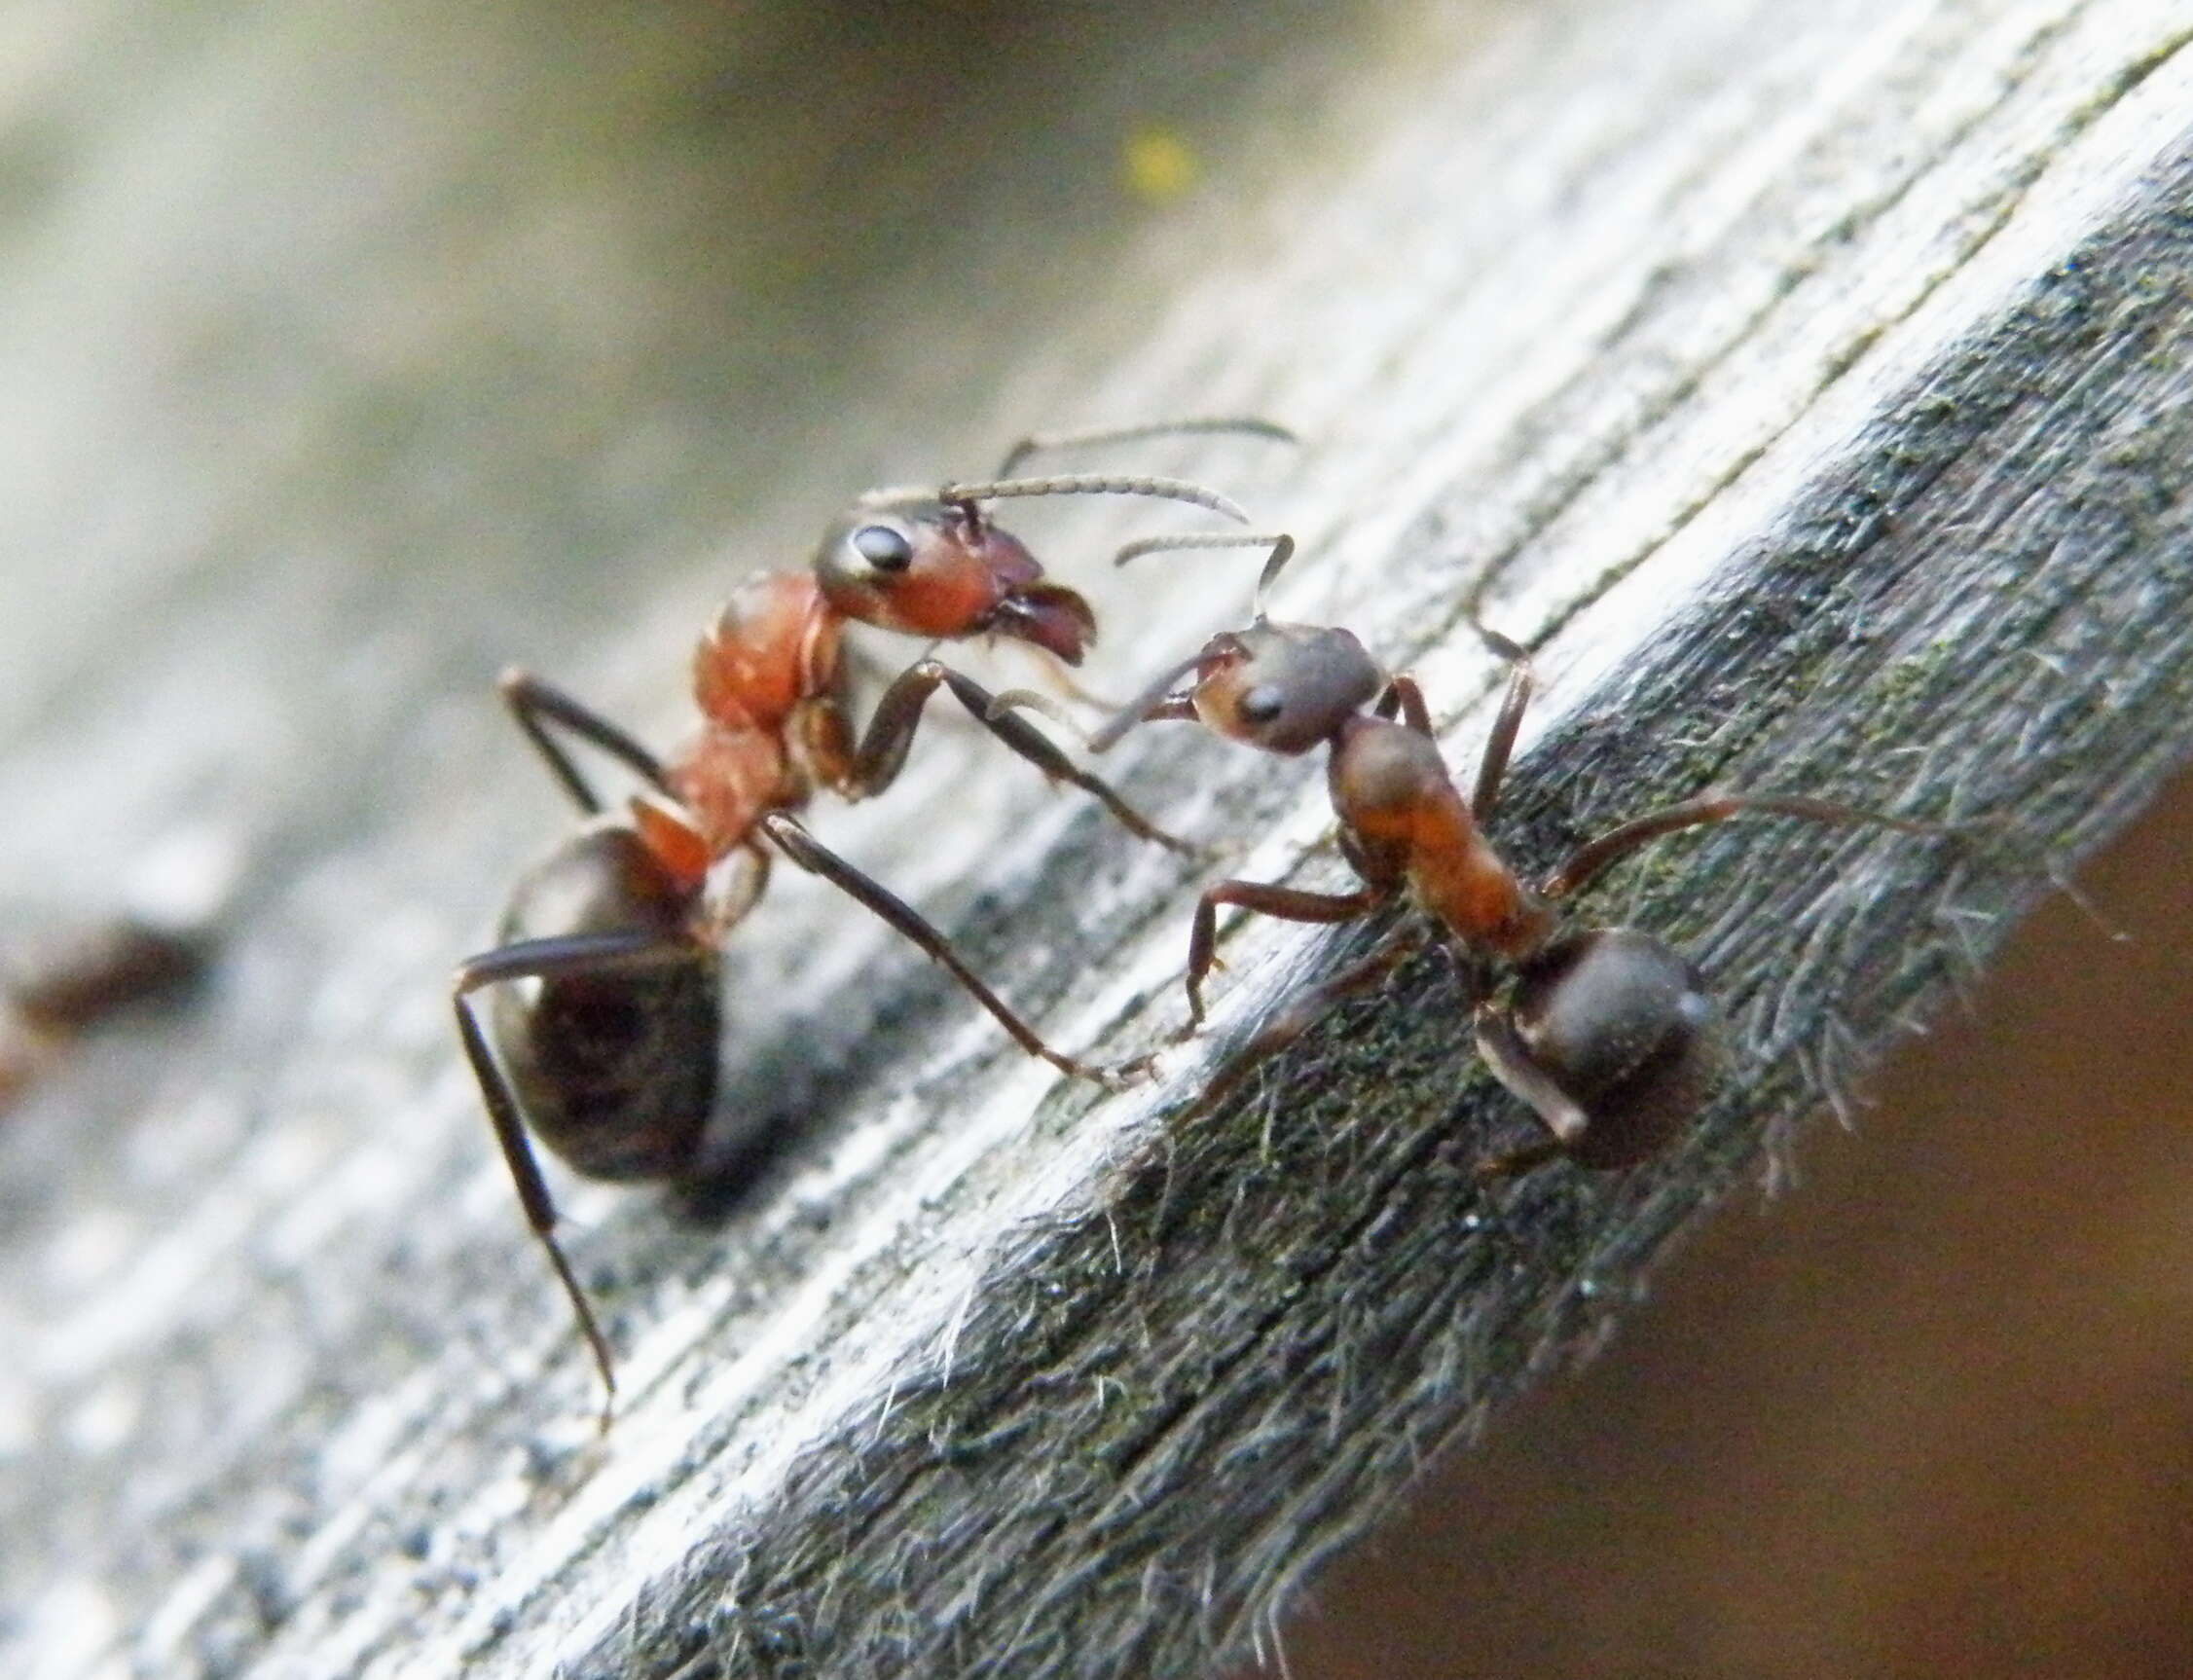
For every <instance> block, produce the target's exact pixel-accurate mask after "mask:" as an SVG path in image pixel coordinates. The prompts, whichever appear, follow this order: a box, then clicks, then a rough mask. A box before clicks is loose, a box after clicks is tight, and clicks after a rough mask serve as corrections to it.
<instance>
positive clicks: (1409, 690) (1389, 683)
mask: <svg viewBox="0 0 2193 1680" xmlns="http://www.w3.org/2000/svg"><path fill="white" fill-rule="evenodd" d="M1371 711H1373V712H1376V713H1377V714H1378V715H1379V716H1380V717H1383V718H1385V719H1387V720H1388V721H1389V722H1390V721H1392V719H1393V718H1394V717H1395V716H1396V715H1399V717H1400V718H1401V720H1402V721H1403V722H1404V723H1406V724H1407V725H1408V727H1409V728H1411V729H1413V730H1414V731H1415V732H1416V733H1417V734H1419V735H1423V736H1429V735H1430V734H1431V733H1432V711H1431V708H1430V707H1428V706H1426V705H1425V704H1424V690H1423V688H1422V687H1421V686H1420V685H1419V684H1418V683H1417V680H1416V678H1415V677H1413V676H1407V674H1404V675H1402V676H1391V677H1388V678H1387V679H1386V691H1385V693H1383V694H1381V695H1379V696H1378V699H1377V701H1376V703H1375V704H1374V705H1373V706H1372V707H1371Z"/></svg>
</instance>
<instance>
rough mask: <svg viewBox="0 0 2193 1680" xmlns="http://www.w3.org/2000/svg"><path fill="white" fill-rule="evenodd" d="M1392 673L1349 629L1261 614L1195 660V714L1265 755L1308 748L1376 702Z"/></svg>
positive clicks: (1220, 638)
mask: <svg viewBox="0 0 2193 1680" xmlns="http://www.w3.org/2000/svg"><path fill="white" fill-rule="evenodd" d="M1385 686H1386V674H1385V672H1384V671H1382V670H1380V669H1379V666H1378V662H1377V661H1376V660H1374V659H1372V658H1371V655H1370V654H1369V653H1367V652H1365V651H1364V646H1363V643H1362V642H1360V641H1358V640H1357V639H1355V637H1354V636H1353V635H1352V634H1350V633H1349V632H1348V631H1345V630H1339V629H1334V628H1327V627H1323V626H1317V625H1307V624H1274V623H1272V622H1271V621H1270V620H1268V619H1262V618H1260V619H1258V620H1257V622H1256V623H1254V624H1252V625H1250V626H1249V628H1248V629H1246V630H1237V631H1230V632H1227V633H1226V634H1224V635H1222V636H1215V637H1213V638H1212V639H1210V641H1209V642H1208V643H1206V644H1205V646H1204V649H1203V652H1202V655H1201V657H1200V658H1199V659H1198V660H1197V661H1196V671H1195V687H1194V690H1193V698H1194V702H1195V714H1196V716H1198V717H1199V718H1201V719H1202V720H1203V722H1204V724H1205V726H1206V727H1208V728H1210V729H1213V730H1215V731H1217V732H1218V733H1219V734H1221V735H1224V736H1226V737H1228V738H1229V739H1231V740H1234V741H1240V742H1245V743H1246V744H1247V745H1249V746H1251V747H1256V748H1261V749H1263V750H1264V751H1266V752H1281V753H1288V754H1293V753H1298V752H1307V751H1308V750H1309V749H1311V748H1313V747H1315V746H1317V745H1318V744H1319V743H1321V742H1325V741H1330V740H1332V739H1333V737H1334V735H1335V734H1336V733H1337V732H1338V731H1339V728H1340V725H1341V724H1343V723H1345V722H1346V721H1347V720H1348V719H1349V718H1350V717H1352V716H1354V715H1355V714H1356V713H1357V712H1361V711H1362V710H1363V709H1364V708H1365V707H1367V706H1369V705H1370V704H1371V702H1372V701H1374V700H1376V699H1377V698H1378V696H1379V694H1380V693H1381V692H1382V691H1383V690H1384V688H1385Z"/></svg>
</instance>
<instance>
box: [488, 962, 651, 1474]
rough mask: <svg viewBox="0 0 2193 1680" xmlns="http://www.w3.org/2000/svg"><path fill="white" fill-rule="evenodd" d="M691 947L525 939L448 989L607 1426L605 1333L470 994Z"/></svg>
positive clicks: (609, 1380)
mask: <svg viewBox="0 0 2193 1680" xmlns="http://www.w3.org/2000/svg"><path fill="white" fill-rule="evenodd" d="M691 954H692V953H691V949H690V947H688V946H687V945H685V944H684V943H682V942H680V941H677V940H673V939H665V938H664V937H663V936H662V935H661V934H660V933H656V932H653V931H647V930H634V931H629V932H618V933H575V934H571V935H569V936H567V937H565V938H556V939H526V940H522V941H521V942H519V943H518V944H515V945H505V946H503V947H502V948H501V949H500V950H498V951H488V952H485V953H483V954H482V955H480V956H477V957H472V958H468V959H467V960H466V961H464V962H463V963H460V964H458V965H457V979H456V982H455V983H454V984H453V986H452V987H451V990H450V1002H451V1004H453V1005H454V1006H455V1008H456V1010H457V1037H458V1038H459V1039H460V1040H461V1041H463V1044H464V1057H465V1060H466V1061H468V1062H470V1063H471V1064H472V1077H474V1078H475V1079H477V1080H478V1081H479V1084H480V1098H481V1101H482V1102H484V1103H485V1104H486V1105H487V1110H488V1118H489V1120H490V1121H492V1122H493V1126H494V1135H495V1142H496V1143H498V1144H500V1145H501V1146H502V1158H503V1162H504V1164H505V1165H506V1166H508V1167H509V1169H510V1181H511V1183H512V1184H513V1185H515V1186H516V1187H517V1189H518V1200H519V1203H520V1204H521V1205H522V1206H523V1207H524V1208H525V1210H526V1223H528V1224H530V1225H531V1226H532V1229H533V1235H534V1236H536V1237H538V1238H539V1239H540V1243H541V1246H542V1247H543V1248H545V1249H546V1250H547V1251H548V1262H549V1264H550V1265H552V1266H554V1267H555V1268H556V1276H557V1278H558V1279H559V1280H560V1281H561V1282H562V1284H563V1286H564V1293H565V1295H566V1296H567V1297H569V1299H570V1302H571V1311H572V1313H573V1315H574V1316H575V1317H576V1318H577V1319H578V1325H579V1330H580V1331H581V1332H582V1333H584V1334H585V1336H586V1342H587V1346H588V1347H589V1348H591V1349H592V1350H593V1353H594V1363H595V1366H596V1367H597V1368H598V1369H599V1370H601V1372H602V1387H603V1402H602V1427H603V1429H604V1430H605V1429H607V1428H608V1427H609V1418H610V1415H611V1413H612V1411H613V1410H614V1408H615V1406H616V1402H617V1378H616V1373H615V1371H614V1370H612V1369H611V1367H610V1360H609V1342H608V1338H607V1337H606V1336H604V1335H603V1333H602V1327H601V1325H599V1324H598V1323H596V1322H595V1317H594V1309H593V1308H592V1307H591V1306H589V1305H588V1304H587V1299H586V1292H585V1291H584V1290H582V1289H580V1287H579V1280H578V1278H577V1276H576V1275H575V1274H574V1273H573V1272H572V1270H571V1265H570V1261H569V1260H567V1259H566V1258H565V1256H564V1249H563V1245H562V1244H560V1243H558V1242H557V1240H556V1204H555V1203H554V1202H553V1201H551V1200H550V1199H549V1195H548V1184H547V1181H546V1180H544V1179H543V1178H542V1177H541V1175H540V1163H539V1162H538V1161H537V1160H535V1159H534V1158H533V1150H532V1143H531V1141H530V1139H529V1138H528V1137H527V1136H526V1120H525V1115H524V1114H523V1113H522V1112H521V1111H520V1109H519V1106H518V1098H517V1094H516V1093H515V1092H514V1091H512V1090H511V1088H510V1080H509V1077H508V1076H506V1075H505V1074H504V1073H503V1071H502V1066H501V1064H500V1063H498V1062H497V1061H496V1060H495V1059H494V1054H493V1051H491V1050H490V1049H489V1047H488V1037H487V1034H486V1032H484V1031H483V1030H482V1028H481V1026H480V1020H479V1015H478V1013H477V1011H476V1009H475V1007H474V1004H473V1001H472V994H473V993H474V992H477V991H479V990H480V989H481V988H482V987H484V986H493V985H496V984H498V983H500V982H501V981H504V980H525V979H552V978H557V977H564V976H571V975H578V974H595V973H600V972H602V971H603V970H604V969H610V968H647V967H651V966H652V965H654V964H657V963H666V962H673V961H676V962H682V961H685V960H687V959H688V958H690V956H691Z"/></svg>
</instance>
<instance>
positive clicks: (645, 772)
mask: <svg viewBox="0 0 2193 1680" xmlns="http://www.w3.org/2000/svg"><path fill="white" fill-rule="evenodd" d="M495 686H496V687H497V688H498V689H500V690H501V691H502V699H503V704H504V705H506V706H508V707H509V708H510V714H511V716H513V717H515V718H516V719H517V720H518V727H519V728H520V729H523V730H524V731H525V732H526V739H527V740H529V741H530V742H531V743H532V744H533V747H534V749H535V750H537V751H538V752H539V753H540V755H541V757H543V758H545V759H546V760H547V761H548V768H549V769H550V770H551V771H552V772H553V773H554V774H555V777H556V780H557V781H559V782H561V783H562V784H563V785H564V789H565V791H566V792H567V793H569V794H570V796H571V797H572V799H573V800H575V801H576V802H577V804H578V807H579V809H580V810H581V811H584V812H585V813H586V814H587V815H588V816H589V817H592V816H595V815H597V814H599V813H600V811H601V810H602V801H601V799H600V798H599V797H598V796H597V795H596V794H595V791H594V789H593V787H592V786H590V785H588V783H587V780H586V778H585V777H583V776H581V775H580V774H579V772H578V766H577V765H575V764H573V763H572V762H571V759H570V754H568V753H567V752H566V751H565V750H564V749H563V747H562V745H561V744H559V743H558V741H557V740H556V738H555V737H554V736H552V735H551V734H549V732H548V725H549V724H551V723H558V724H561V725H563V726H564V727H565V728H566V729H567V730H569V731H570V732H571V733H572V734H573V735H575V736H577V737H578V738H579V739H580V740H581V741H584V742H587V743H589V744H590V745H592V746H595V747H599V748H600V749H602V750H603V751H604V752H606V753H607V754H608V755H609V756H610V757H612V758H614V759H616V760H617V761H618V762H619V763H621V764H623V765H624V766H626V768H628V769H629V770H631V771H632V773H633V774H634V775H636V776H638V777H639V778H640V780H641V781H642V782H645V783H646V784H648V785H650V786H652V787H654V788H655V789H657V790H658V791H660V792H663V793H668V792H669V791H670V784H669V783H668V782H666V781H665V780H664V779H663V766H662V761H661V760H660V759H658V758H657V757H656V756H655V755H654V754H653V753H652V752H650V751H648V750H647V749H646V748H644V747H642V746H640V743H639V742H637V741H635V740H634V739H633V738H632V737H631V736H630V735H627V734H626V733H625V732H624V731H623V730H622V729H619V728H618V727H617V726H616V725H615V724H614V723H611V722H610V721H609V720H608V719H607V718H606V717H603V715H602V714H601V713H600V712H595V711H593V710H592V709H591V708H589V707H587V706H586V705H584V704H582V703H581V702H579V701H576V700H573V699H572V698H571V697H570V696H569V695H568V694H566V693H565V692H564V691H563V690H562V689H561V688H557V687H554V686H553V685H551V684H549V683H546V682H543V681H542V680H541V679H540V678H539V677H537V676H534V675H533V674H532V673H531V672H530V671H519V670H515V669H513V670H510V671H506V672H504V673H503V674H502V676H501V678H500V679H499V680H498V681H497V682H496V684H495Z"/></svg>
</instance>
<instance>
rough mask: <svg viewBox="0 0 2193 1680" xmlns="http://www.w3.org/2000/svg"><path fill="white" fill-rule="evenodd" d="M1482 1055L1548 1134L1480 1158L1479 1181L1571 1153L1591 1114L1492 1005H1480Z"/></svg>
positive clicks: (1507, 1175)
mask: <svg viewBox="0 0 2193 1680" xmlns="http://www.w3.org/2000/svg"><path fill="white" fill-rule="evenodd" d="M1474 1025H1475V1027H1476V1029H1477V1040H1478V1054H1480V1056H1482V1057H1483V1058H1484V1062H1485V1066H1486V1067H1488V1068H1490V1069H1491V1070H1492V1077H1494V1078H1496V1079H1498V1080H1499V1081H1500V1082H1501V1084H1503V1085H1505V1086H1506V1087H1507V1088H1508V1090H1509V1091H1510V1092H1511V1093H1512V1094H1513V1095H1515V1096H1517V1097H1519V1098H1521V1099H1522V1101H1523V1102H1524V1104H1525V1105H1527V1106H1528V1107H1529V1109H1530V1111H1531V1113H1532V1114H1534V1115H1535V1116H1536V1117H1537V1119H1538V1121H1539V1122H1540V1123H1541V1124H1542V1125H1544V1126H1545V1128H1546V1131H1547V1134H1548V1135H1547V1136H1545V1137H1542V1138H1539V1139H1536V1140H1534V1141H1533V1142H1531V1143H1527V1144H1520V1145H1517V1147H1516V1148H1514V1149H1510V1150H1501V1151H1500V1152H1499V1153H1497V1154H1492V1155H1487V1156H1485V1157H1484V1158H1483V1159H1482V1160H1480V1162H1478V1165H1477V1171H1476V1175H1475V1176H1476V1178H1477V1180H1478V1182H1479V1183H1480V1184H1483V1183H1485V1182H1486V1181H1488V1180H1491V1179H1503V1178H1512V1177H1513V1176H1515V1175H1516V1174H1517V1173H1521V1172H1528V1171H1529V1170H1530V1169H1531V1168H1532V1167H1535V1166H1540V1165H1542V1164H1544V1163H1545V1162H1547V1161H1550V1160H1553V1159H1556V1158H1557V1157H1559V1156H1561V1155H1565V1154H1567V1153H1568V1152H1569V1151H1570V1150H1572V1149H1574V1148H1575V1147H1576V1145H1577V1143H1578V1142H1579V1141H1580V1140H1581V1139H1582V1138H1583V1136H1584V1134H1585V1133H1586V1132H1587V1131H1588V1130H1590V1124H1591V1119H1590V1115H1589V1114H1586V1113H1585V1112H1584V1110H1583V1109H1582V1108H1580V1107H1579V1106H1578V1105H1577V1104H1576V1103H1575V1102H1574V1101H1573V1100H1572V1099H1571V1098H1570V1097H1569V1096H1568V1094H1567V1093H1566V1092H1564V1091H1563V1090H1562V1089H1561V1088H1560V1087H1559V1086H1558V1085H1556V1084H1555V1083H1554V1082H1553V1080H1552V1079H1551V1078H1549V1077H1547V1076H1546V1074H1545V1073H1544V1071H1543V1070H1541V1069H1540V1067H1539V1065H1538V1063H1537V1062H1536V1061H1535V1060H1533V1059H1532V1057H1531V1053H1530V1050H1529V1048H1528V1046H1526V1045H1525V1044H1524V1043H1523V1041H1522V1037H1521V1035H1519V1034H1518V1033H1517V1031H1516V1028H1515V1024H1514V1023H1513V1022H1512V1021H1510V1020H1509V1019H1508V1017H1507V1016H1506V1015H1505V1014H1504V1013H1503V1012H1502V1011H1501V1010H1500V1008H1499V1007H1498V1005H1496V1004H1479V1005H1478V1011H1477V1018H1476V1020H1475V1023H1474Z"/></svg>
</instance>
